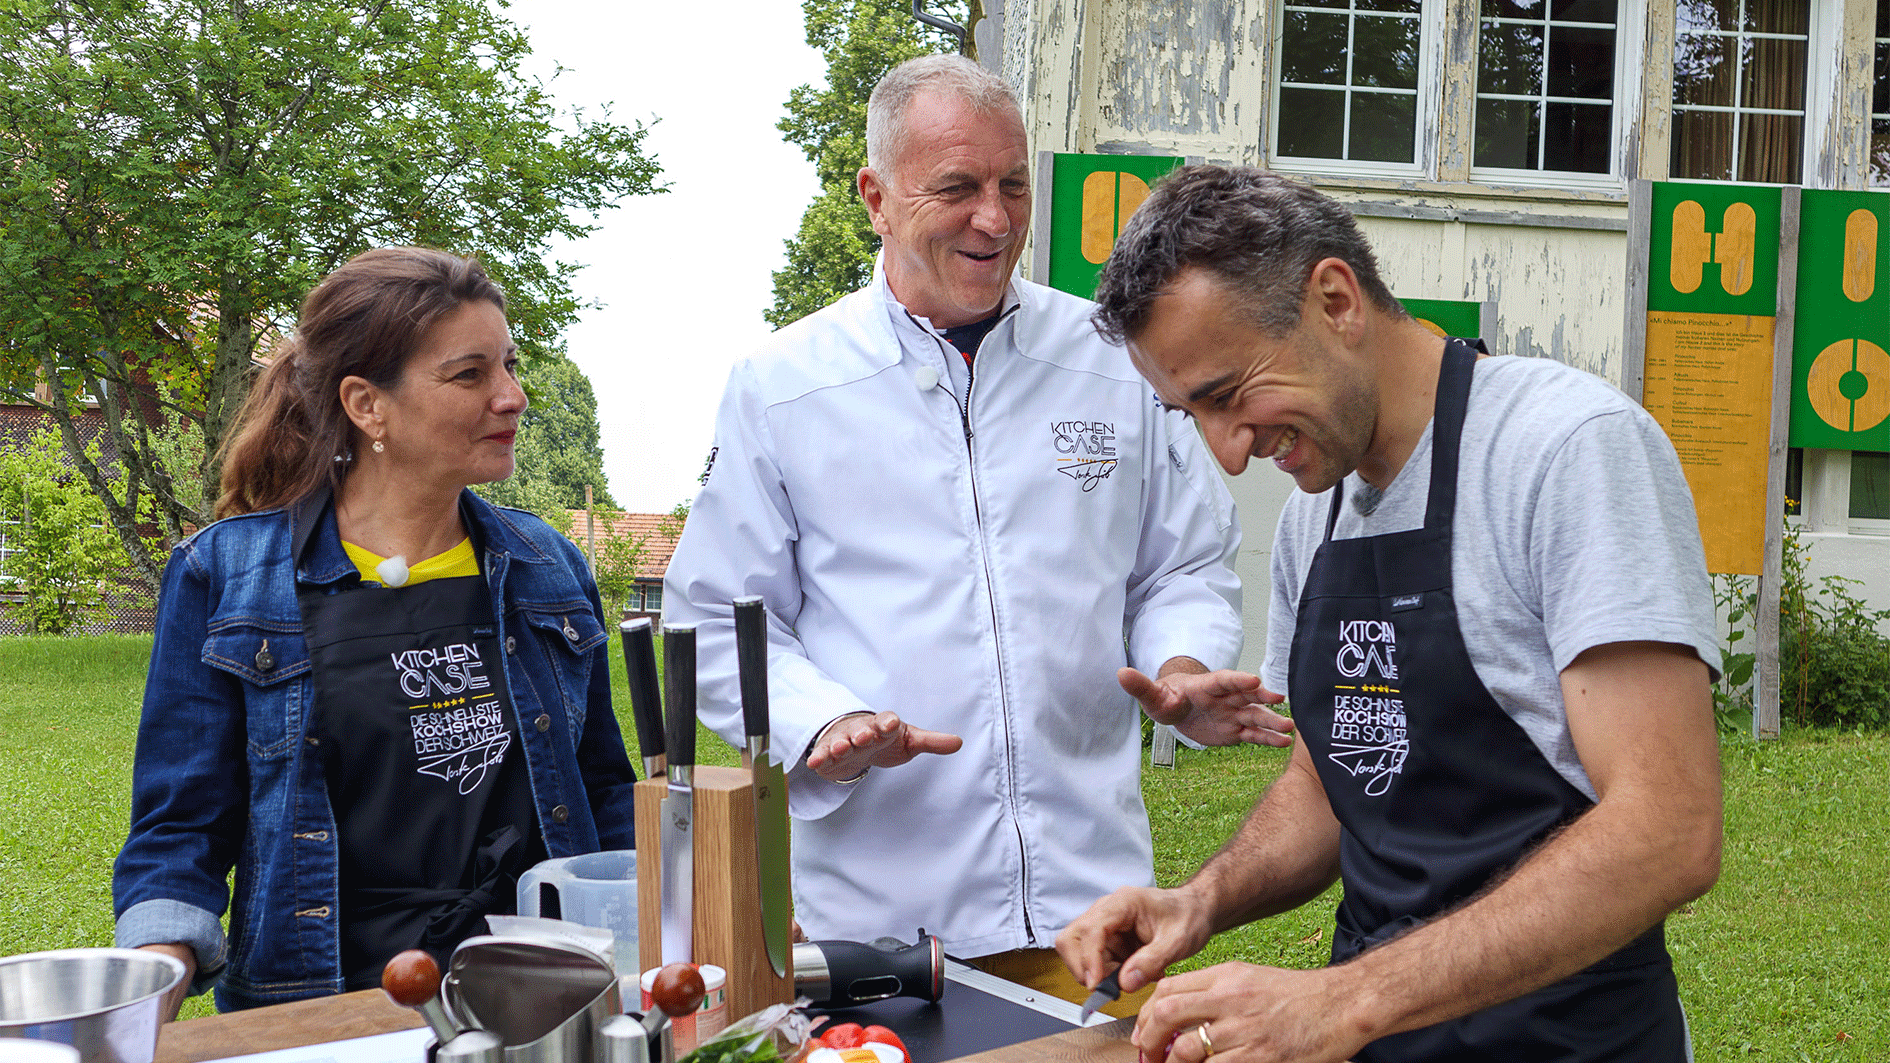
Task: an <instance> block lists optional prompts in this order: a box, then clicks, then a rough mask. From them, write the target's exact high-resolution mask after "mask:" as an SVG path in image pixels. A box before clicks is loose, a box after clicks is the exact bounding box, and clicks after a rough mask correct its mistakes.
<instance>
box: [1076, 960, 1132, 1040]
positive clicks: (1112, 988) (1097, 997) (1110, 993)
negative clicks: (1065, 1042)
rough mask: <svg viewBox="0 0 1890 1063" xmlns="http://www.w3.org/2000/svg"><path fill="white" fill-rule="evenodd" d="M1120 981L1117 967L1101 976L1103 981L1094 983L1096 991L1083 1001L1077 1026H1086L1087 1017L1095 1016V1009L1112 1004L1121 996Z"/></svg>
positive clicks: (1119, 970)
mask: <svg viewBox="0 0 1890 1063" xmlns="http://www.w3.org/2000/svg"><path fill="white" fill-rule="evenodd" d="M1121 979H1122V968H1121V967H1119V966H1118V967H1117V968H1116V969H1115V970H1113V971H1110V972H1109V973H1108V974H1106V975H1103V980H1102V981H1100V982H1097V983H1096V989H1095V991H1094V992H1092V993H1091V994H1090V995H1089V999H1088V1000H1085V1001H1083V1010H1082V1012H1081V1013H1080V1014H1079V1015H1078V1016H1077V1020H1076V1023H1077V1025H1079V1026H1083V1025H1087V1024H1088V1023H1089V1017H1090V1016H1091V1015H1094V1014H1096V1009H1097V1008H1100V1007H1102V1006H1104V1005H1105V1004H1112V1003H1114V1002H1115V1001H1116V1000H1117V999H1119V998H1120V997H1121V996H1122V982H1121Z"/></svg>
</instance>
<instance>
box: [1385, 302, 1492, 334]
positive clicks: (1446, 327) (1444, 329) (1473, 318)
mask: <svg viewBox="0 0 1890 1063" xmlns="http://www.w3.org/2000/svg"><path fill="white" fill-rule="evenodd" d="M1398 301H1399V302H1400V303H1403V304H1404V309H1405V312H1406V313H1408V314H1410V315H1411V316H1412V317H1414V318H1416V319H1417V322H1418V324H1420V325H1424V326H1426V327H1428V328H1430V330H1431V331H1432V332H1435V333H1437V334H1438V335H1439V336H1456V337H1457V338H1458V339H1466V340H1468V339H1477V338H1479V337H1481V336H1482V335H1483V304H1482V303H1479V302H1472V301H1469V300H1463V299H1399V300H1398Z"/></svg>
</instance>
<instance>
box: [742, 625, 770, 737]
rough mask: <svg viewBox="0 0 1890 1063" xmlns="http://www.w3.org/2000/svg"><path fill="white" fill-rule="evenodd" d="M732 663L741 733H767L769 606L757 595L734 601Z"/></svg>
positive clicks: (758, 734)
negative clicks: (736, 671) (736, 676)
mask: <svg viewBox="0 0 1890 1063" xmlns="http://www.w3.org/2000/svg"><path fill="white" fill-rule="evenodd" d="M735 661H736V665H737V667H739V668H740V670H741V679H742V733H743V734H745V735H747V736H749V737H750V738H759V737H762V736H764V735H766V734H767V733H768V607H767V606H766V605H763V604H762V602H761V596H760V595H750V596H748V597H746V598H737V599H735Z"/></svg>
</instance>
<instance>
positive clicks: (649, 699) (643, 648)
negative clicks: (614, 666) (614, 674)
mask: <svg viewBox="0 0 1890 1063" xmlns="http://www.w3.org/2000/svg"><path fill="white" fill-rule="evenodd" d="M651 628H652V625H651V624H650V618H649V617H647V616H639V617H637V618H636V619H635V620H626V621H624V622H623V623H621V624H619V625H617V630H619V631H621V632H623V665H624V671H625V673H626V674H627V675H628V676H629V679H630V717H631V719H634V720H635V721H636V722H637V748H639V749H641V750H642V751H643V777H644V778H646V779H655V778H658V777H660V776H662V775H663V774H664V773H665V771H666V769H667V767H668V764H669V761H668V759H667V758H666V757H664V755H663V691H662V688H661V687H660V686H658V684H657V681H656V639H655V637H654V636H653V634H652V631H651Z"/></svg>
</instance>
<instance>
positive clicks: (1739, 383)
mask: <svg viewBox="0 0 1890 1063" xmlns="http://www.w3.org/2000/svg"><path fill="white" fill-rule="evenodd" d="M1783 209H1784V198H1783V196H1782V194H1781V192H1780V190H1779V189H1778V188H1775V187H1763V186H1758V185H1733V184H1691V183H1680V182H1656V183H1655V184H1654V186H1653V195H1652V197H1651V208H1650V214H1649V217H1648V222H1647V224H1648V226H1649V231H1648V262H1647V334H1646V345H1645V347H1644V349H1643V372H1642V377H1641V403H1642V405H1644V406H1646V407H1647V412H1648V413H1651V414H1653V415H1654V419H1655V420H1657V421H1659V422H1660V426H1661V427H1662V428H1663V429H1665V430H1666V432H1667V437H1668V438H1669V439H1671V440H1673V446H1674V450H1675V451H1676V452H1677V453H1678V454H1679V456H1680V465H1681V469H1682V470H1683V471H1684V472H1685V473H1686V478H1687V484H1688V486H1689V487H1691V488H1692V489H1693V502H1694V508H1695V509H1696V510H1697V511H1698V513H1699V520H1700V540H1701V543H1702V545H1704V546H1705V547H1706V567H1707V570H1708V571H1710V572H1737V573H1749V574H1754V575H1756V574H1758V573H1760V572H1763V571H1764V566H1765V528H1766V525H1767V522H1768V521H1769V520H1770V519H1771V517H1770V514H1769V513H1768V511H1767V508H1766V501H1765V490H1766V487H1765V485H1766V464H1767V461H1768V455H1769V451H1770V439H1771V432H1772V362H1773V342H1774V337H1775V336H1776V334H1777V331H1776V330H1777V326H1778V321H1777V317H1776V314H1777V311H1778V250H1779V232H1780V228H1781V225H1780V221H1781V217H1782V214H1783Z"/></svg>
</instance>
